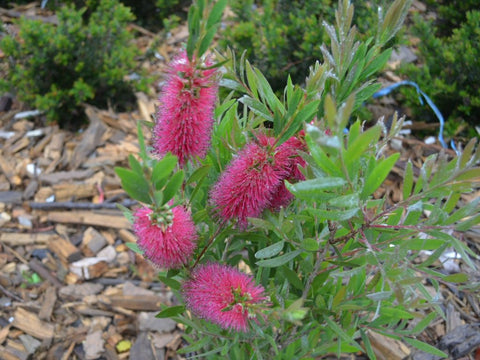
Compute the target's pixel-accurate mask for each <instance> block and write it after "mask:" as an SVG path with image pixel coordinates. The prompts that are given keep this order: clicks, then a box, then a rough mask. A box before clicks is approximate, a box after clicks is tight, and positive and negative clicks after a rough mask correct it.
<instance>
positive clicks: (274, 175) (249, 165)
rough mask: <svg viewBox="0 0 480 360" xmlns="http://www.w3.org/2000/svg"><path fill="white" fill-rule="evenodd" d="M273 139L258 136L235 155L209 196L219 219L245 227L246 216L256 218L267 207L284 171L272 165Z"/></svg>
mask: <svg viewBox="0 0 480 360" xmlns="http://www.w3.org/2000/svg"><path fill="white" fill-rule="evenodd" d="M274 140H275V139H274V138H269V137H266V136H261V137H259V138H258V141H257V142H252V143H249V144H247V145H245V147H244V148H243V149H242V150H241V151H240V152H239V154H238V156H237V157H236V158H235V159H233V160H232V162H231V163H230V164H229V165H228V166H227V168H226V169H225V171H224V172H223V174H222V175H221V176H220V179H219V180H218V182H217V183H216V184H215V186H214V187H213V190H212V192H211V194H210V196H211V200H212V203H213V205H214V206H215V209H216V210H217V211H218V213H219V215H220V216H221V217H222V218H223V220H225V221H228V220H238V225H239V226H240V227H245V226H246V225H247V218H248V217H258V216H259V215H260V214H261V213H262V211H263V210H265V209H266V208H267V207H268V206H270V200H271V198H272V196H273V193H274V191H276V189H277V188H278V186H279V184H280V181H281V179H282V178H283V177H284V176H285V170H284V169H281V168H279V167H276V166H275V159H274V157H273V155H272V150H271V149H270V146H271V145H272V144H273V142H274Z"/></svg>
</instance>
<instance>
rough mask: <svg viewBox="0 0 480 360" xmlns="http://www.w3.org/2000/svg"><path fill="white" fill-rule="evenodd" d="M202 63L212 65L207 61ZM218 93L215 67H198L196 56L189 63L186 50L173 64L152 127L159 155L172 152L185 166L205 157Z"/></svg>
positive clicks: (155, 147)
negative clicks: (189, 161)
mask: <svg viewBox="0 0 480 360" xmlns="http://www.w3.org/2000/svg"><path fill="white" fill-rule="evenodd" d="M202 65H204V66H205V67H208V66H211V65H213V64H212V63H211V62H209V61H207V62H206V64H202ZM217 92H218V81H217V72H216V70H215V69H208V70H205V69H201V68H199V67H198V64H196V61H195V59H194V60H193V61H192V62H190V60H189V59H188V57H187V54H186V52H185V51H183V52H182V53H180V55H179V56H178V57H176V58H175V59H174V60H173V61H172V62H171V63H170V65H169V69H168V76H167V79H166V82H165V85H164V86H163V88H162V92H161V94H160V98H159V101H160V106H159V109H158V114H157V122H156V124H155V128H154V130H153V136H154V143H153V146H154V150H155V152H156V153H157V154H158V155H160V156H163V155H165V154H166V153H167V152H171V153H172V154H173V155H176V156H177V157H178V162H179V164H180V165H182V166H183V165H184V164H185V163H186V161H187V160H188V159H191V158H194V157H196V156H198V157H205V155H206V154H207V151H208V148H209V146H210V139H211V132H212V126H213V111H214V108H215V101H216V98H217Z"/></svg>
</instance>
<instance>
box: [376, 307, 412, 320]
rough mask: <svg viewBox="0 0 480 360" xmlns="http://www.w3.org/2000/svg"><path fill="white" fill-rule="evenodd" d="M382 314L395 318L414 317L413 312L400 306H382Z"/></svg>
mask: <svg viewBox="0 0 480 360" xmlns="http://www.w3.org/2000/svg"><path fill="white" fill-rule="evenodd" d="M380 314H381V315H383V316H387V317H391V318H393V319H413V318H414V316H413V314H410V313H409V312H408V311H405V310H402V309H400V308H392V307H382V308H381V309H380Z"/></svg>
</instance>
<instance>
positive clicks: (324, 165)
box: [306, 126, 342, 177]
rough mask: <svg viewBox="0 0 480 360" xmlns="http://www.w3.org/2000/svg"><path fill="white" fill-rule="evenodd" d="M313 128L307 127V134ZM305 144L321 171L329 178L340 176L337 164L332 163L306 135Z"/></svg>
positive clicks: (340, 172)
mask: <svg viewBox="0 0 480 360" xmlns="http://www.w3.org/2000/svg"><path fill="white" fill-rule="evenodd" d="M312 128H313V126H307V133H308V130H309V129H312ZM306 142H307V145H308V149H309V150H310V154H311V155H312V157H313V159H314V160H315V163H316V164H317V165H318V166H319V167H320V168H321V169H322V170H323V171H325V173H326V174H327V175H330V176H336V177H338V176H341V175H342V171H341V170H340V168H339V166H338V164H336V163H335V162H333V161H332V159H331V158H330V157H329V156H328V155H327V154H326V153H325V151H323V149H322V148H321V147H320V146H319V145H317V144H316V143H315V142H314V141H313V140H312V138H311V137H310V136H309V135H307V137H306Z"/></svg>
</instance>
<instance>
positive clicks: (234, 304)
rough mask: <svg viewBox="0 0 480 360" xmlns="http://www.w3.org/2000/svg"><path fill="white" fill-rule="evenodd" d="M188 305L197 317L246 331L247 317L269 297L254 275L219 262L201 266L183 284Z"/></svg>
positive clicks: (227, 327)
mask: <svg viewBox="0 0 480 360" xmlns="http://www.w3.org/2000/svg"><path fill="white" fill-rule="evenodd" d="M182 291H183V296H184V299H185V303H186V306H187V307H188V308H189V309H190V310H191V311H192V313H193V314H195V315H196V316H198V317H200V318H203V319H206V320H209V321H211V322H213V323H215V324H218V325H220V326H221V327H222V328H224V329H233V330H236V331H243V332H246V331H247V330H248V319H249V318H252V317H253V318H254V317H255V316H256V311H255V310H256V309H255V307H257V308H258V305H259V304H260V303H261V302H263V301H264V300H266V299H267V297H266V296H265V295H264V291H265V289H264V288H263V287H262V286H261V285H255V282H254V280H253V277H252V276H250V275H247V274H245V273H242V272H240V271H239V270H237V269H235V268H233V267H230V266H227V265H221V264H216V263H210V264H206V265H199V266H198V267H197V268H195V269H194V270H193V272H192V274H191V277H190V279H189V280H187V281H186V282H185V283H184V284H183V286H182Z"/></svg>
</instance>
